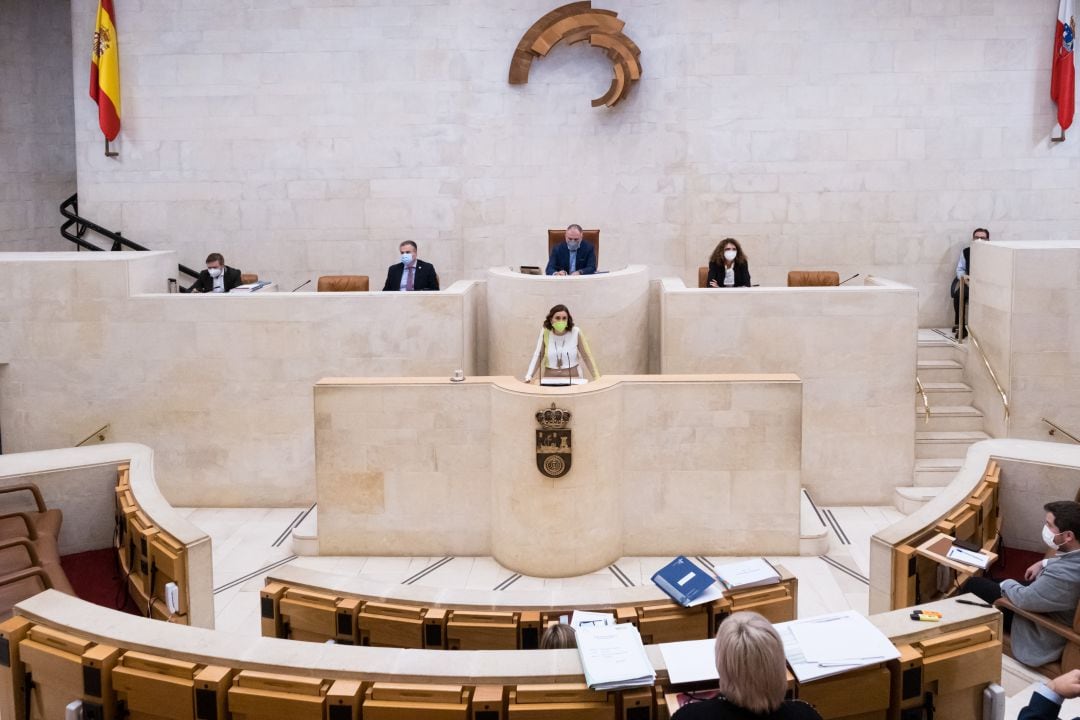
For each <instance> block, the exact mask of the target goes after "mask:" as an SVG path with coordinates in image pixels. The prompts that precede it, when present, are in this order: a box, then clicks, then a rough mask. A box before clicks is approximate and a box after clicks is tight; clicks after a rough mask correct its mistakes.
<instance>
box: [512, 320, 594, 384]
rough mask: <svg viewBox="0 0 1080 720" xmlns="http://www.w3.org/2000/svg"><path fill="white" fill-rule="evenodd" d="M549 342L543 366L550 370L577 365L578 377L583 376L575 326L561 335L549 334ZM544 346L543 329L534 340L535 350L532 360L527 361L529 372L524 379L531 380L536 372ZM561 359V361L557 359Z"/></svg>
mask: <svg viewBox="0 0 1080 720" xmlns="http://www.w3.org/2000/svg"><path fill="white" fill-rule="evenodd" d="M549 337H550V342H548V347H547V357H546V358H545V362H544V366H545V367H547V368H548V369H551V370H558V369H565V368H572V367H574V366H575V365H576V366H577V372H578V377H585V375H584V372H583V371H582V368H581V364H580V363H579V362H578V329H577V328H576V327H575V328H574V329H573V330H570V331H569V332H565V333H563V334H562V335H556V334H555V333H554V332H552V333H551V334H550V336H549ZM543 347H544V331H543V330H541V331H540V337H539V338H538V339H537V341H536V350H535V351H534V352H533V358H532V362H530V363H529V372H528V373H527V374H526V375H525V377H526V379H529V380H531V379H532V376H533V373H535V372H536V366H537V363H538V362H539V360H540V353H541V351H542V350H543ZM560 360H561V361H562V362H561V363H560V362H559V361H560Z"/></svg>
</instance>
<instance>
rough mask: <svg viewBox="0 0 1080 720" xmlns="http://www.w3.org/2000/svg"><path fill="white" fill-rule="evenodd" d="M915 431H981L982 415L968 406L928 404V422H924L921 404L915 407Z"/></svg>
mask: <svg viewBox="0 0 1080 720" xmlns="http://www.w3.org/2000/svg"><path fill="white" fill-rule="evenodd" d="M915 420H916V430H919V431H923V432H946V431H964V430H982V427H983V414H982V412H980V411H979V410H978V409H976V408H973V407H971V406H970V405H934V404H933V403H931V404H930V422H925V420H926V415H925V414H924V413H923V408H922V402H921V398H920V402H919V403H918V404H917V405H916V406H915Z"/></svg>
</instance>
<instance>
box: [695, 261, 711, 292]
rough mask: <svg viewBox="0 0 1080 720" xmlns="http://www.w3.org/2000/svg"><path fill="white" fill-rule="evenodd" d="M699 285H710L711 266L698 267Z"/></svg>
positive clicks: (700, 286)
mask: <svg viewBox="0 0 1080 720" xmlns="http://www.w3.org/2000/svg"><path fill="white" fill-rule="evenodd" d="M697 286H698V287H699V288H703V287H709V266H708V265H706V266H705V267H699V268H698V269H697Z"/></svg>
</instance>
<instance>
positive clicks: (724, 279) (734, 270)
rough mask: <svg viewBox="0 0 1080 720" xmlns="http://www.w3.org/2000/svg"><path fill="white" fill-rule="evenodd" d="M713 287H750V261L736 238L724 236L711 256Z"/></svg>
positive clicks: (711, 281) (710, 282)
mask: <svg viewBox="0 0 1080 720" xmlns="http://www.w3.org/2000/svg"><path fill="white" fill-rule="evenodd" d="M708 286H709V287H711V288H725V287H750V263H749V262H748V261H747V259H746V253H744V252H743V249H742V245H740V244H739V241H738V240H736V239H735V238H724V239H723V240H721V241H720V243H719V244H718V245H717V246H716V248H715V249H714V250H713V251H712V255H710V256H709V282H708Z"/></svg>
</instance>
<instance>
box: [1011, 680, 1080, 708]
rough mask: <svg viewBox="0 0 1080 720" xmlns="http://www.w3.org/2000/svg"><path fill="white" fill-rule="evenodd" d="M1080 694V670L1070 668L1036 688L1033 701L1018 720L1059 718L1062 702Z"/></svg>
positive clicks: (1032, 696) (1032, 695) (1032, 697)
mask: <svg viewBox="0 0 1080 720" xmlns="http://www.w3.org/2000/svg"><path fill="white" fill-rule="evenodd" d="M1078 696H1080V670H1070V671H1069V672H1067V673H1065V674H1064V675H1059V676H1057V677H1056V678H1054V679H1053V680H1051V681H1050V682H1048V683H1046V684H1045V685H1040V686H1039V687H1037V688H1035V692H1033V693H1032V694H1031V701H1030V702H1029V703H1028V704H1027V707H1025V708H1024V709H1023V710H1021V711H1020V714H1019V715H1018V716H1017V720H1057V716H1058V713H1059V712H1061V704H1062V703H1063V702H1065V701H1066V700H1068V699H1070V698H1074V697H1078Z"/></svg>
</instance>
